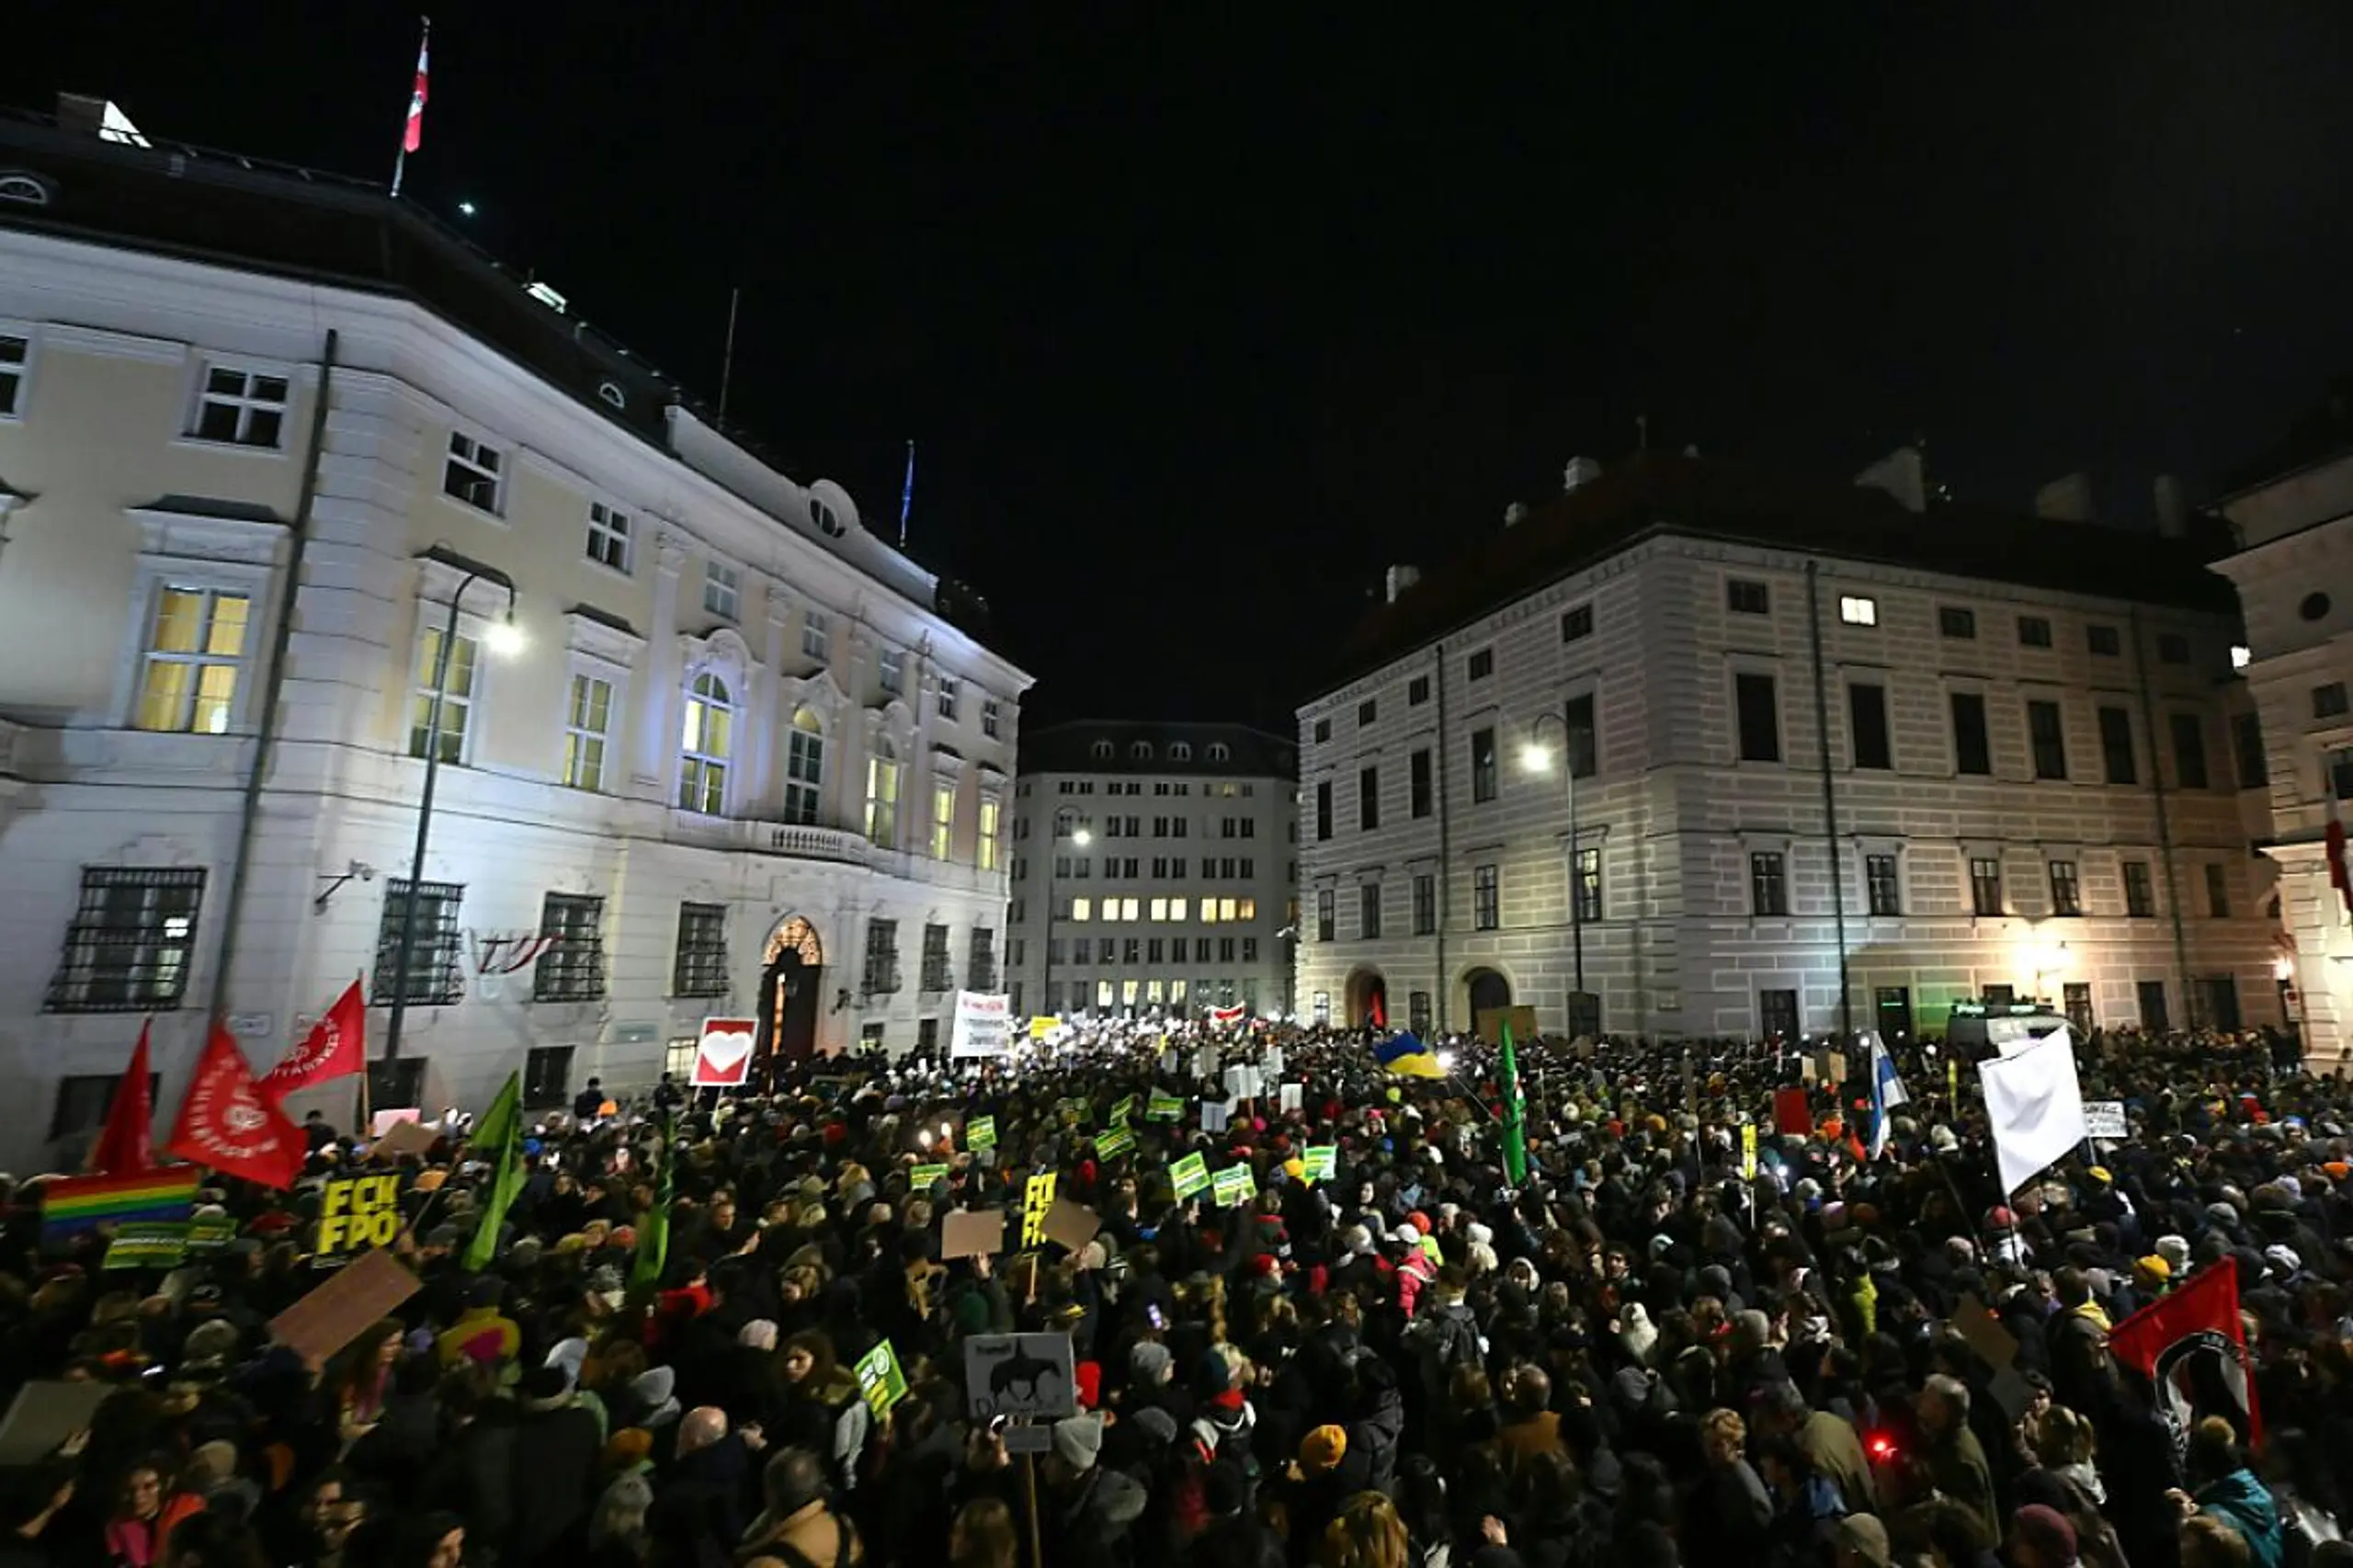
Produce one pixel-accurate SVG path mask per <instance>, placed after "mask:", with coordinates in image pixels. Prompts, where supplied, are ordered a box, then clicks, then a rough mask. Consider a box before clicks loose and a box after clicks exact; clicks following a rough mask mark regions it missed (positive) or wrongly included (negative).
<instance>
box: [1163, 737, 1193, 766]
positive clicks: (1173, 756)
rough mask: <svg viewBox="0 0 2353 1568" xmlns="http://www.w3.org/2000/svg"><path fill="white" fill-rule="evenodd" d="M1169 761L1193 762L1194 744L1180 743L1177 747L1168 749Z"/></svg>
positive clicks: (1188, 742) (1173, 746)
mask: <svg viewBox="0 0 2353 1568" xmlns="http://www.w3.org/2000/svg"><path fill="white" fill-rule="evenodd" d="M1168 760H1169V761H1171V762H1190V761H1192V760H1193V743H1192V742H1190V741H1178V742H1177V743H1176V744H1175V745H1172V746H1170V747H1169V748H1168Z"/></svg>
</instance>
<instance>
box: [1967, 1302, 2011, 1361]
mask: <svg viewBox="0 0 2353 1568" xmlns="http://www.w3.org/2000/svg"><path fill="white" fill-rule="evenodd" d="M1952 1326H1953V1331H1954V1332H1955V1333H1956V1334H1959V1335H1961V1338H1962V1339H1964V1340H1966V1341H1967V1342H1968V1344H1969V1347H1970V1348H1971V1349H1972V1350H1974V1351H1976V1352H1977V1354H1978V1355H1979V1356H1981V1357H1983V1358H1984V1360H1985V1363H1986V1364H1987V1365H1988V1366H1990V1367H1992V1368H1993V1369H1995V1371H1996V1372H1999V1371H2001V1370H2003V1369H2006V1368H2007V1367H2008V1366H2009V1365H2010V1363H2011V1362H2013V1361H2015V1360H2017V1359H2018V1338H2017V1336H2016V1335H2012V1334H2011V1333H2010V1331H2009V1330H2008V1329H2006V1328H2004V1327H2003V1326H2002V1322H2001V1320H2000V1319H1999V1318H1997V1317H1995V1315H1994V1314H1993V1313H1992V1312H1987V1311H1986V1310H1985V1303H1984V1302H1983V1301H1979V1300H1978V1299H1977V1298H1976V1297H1974V1296H1963V1297H1962V1298H1961V1303H1960V1304H1959V1305H1958V1306H1956V1307H1954V1308H1953V1310H1952Z"/></svg>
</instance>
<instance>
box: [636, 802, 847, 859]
mask: <svg viewBox="0 0 2353 1568" xmlns="http://www.w3.org/2000/svg"><path fill="white" fill-rule="evenodd" d="M663 836H664V837H665V838H667V839H669V840H670V841H671V842H672V843H673V844H693V845H699V846H701V847H703V848H706V849H723V850H728V851H731V852H733V853H735V854H739V855H780V856H783V857H785V858H788V859H793V860H823V861H826V862H829V863H831V864H833V865H836V866H871V865H872V864H874V860H875V850H874V846H872V845H870V844H869V843H867V842H866V840H865V839H864V838H863V837H861V836H860V835H858V834H855V833H852V832H850V831H848V830H847V828H839V827H812V826H807V825H804V824H800V823H781V822H757V821H745V820H743V819H741V818H736V817H707V816H703V815H700V814H699V813H698V812H681V811H673V812H670V813H669V821H668V824H666V831H665V833H664V835H663Z"/></svg>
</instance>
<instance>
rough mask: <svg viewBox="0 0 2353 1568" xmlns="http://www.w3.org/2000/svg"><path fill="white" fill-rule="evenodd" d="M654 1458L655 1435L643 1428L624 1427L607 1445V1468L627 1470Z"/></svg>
mask: <svg viewBox="0 0 2353 1568" xmlns="http://www.w3.org/2000/svg"><path fill="white" fill-rule="evenodd" d="M653 1457H654V1434H653V1433H651V1432H649V1431H647V1430H646V1429H645V1428H644V1427H642V1426H624V1427H622V1428H621V1429H620V1431H618V1432H616V1433H614V1434H613V1435H612V1437H609V1438H608V1439H607V1440H606V1443H605V1453H604V1460H605V1468H606V1469H607V1470H627V1469H628V1468H629V1467H630V1466H631V1465H634V1464H643V1463H644V1462H645V1461H646V1460H650V1459H652V1458H653Z"/></svg>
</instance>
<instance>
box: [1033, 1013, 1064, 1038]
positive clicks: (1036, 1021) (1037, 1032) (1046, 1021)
mask: <svg viewBox="0 0 2353 1568" xmlns="http://www.w3.org/2000/svg"><path fill="white" fill-rule="evenodd" d="M1062 1022H1063V1021H1062V1020H1061V1019H1060V1018H1057V1017H1051V1016H1046V1017H1035V1018H1031V1019H1030V1020H1029V1038H1030V1039H1031V1040H1043V1039H1045V1038H1046V1037H1047V1036H1048V1035H1050V1034H1051V1033H1053V1032H1054V1031H1055V1030H1056V1029H1058V1028H1061V1027H1062Z"/></svg>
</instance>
